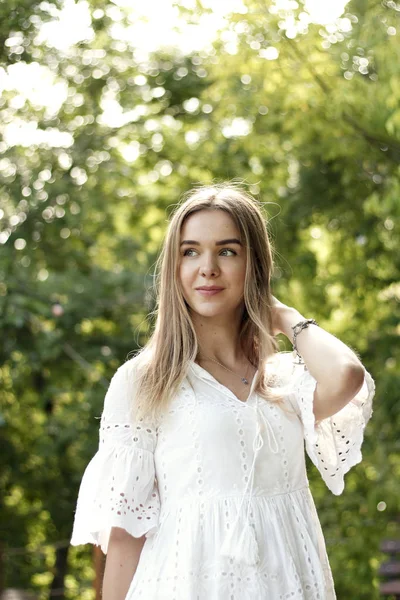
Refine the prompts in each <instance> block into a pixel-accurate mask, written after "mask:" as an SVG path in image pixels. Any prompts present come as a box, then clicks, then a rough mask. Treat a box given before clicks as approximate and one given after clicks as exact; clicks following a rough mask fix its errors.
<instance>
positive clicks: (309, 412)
mask: <svg viewBox="0 0 400 600" xmlns="http://www.w3.org/2000/svg"><path fill="white" fill-rule="evenodd" d="M279 355H280V356H279V359H278V361H277V364H278V366H277V368H276V371H277V375H278V378H279V380H280V384H281V386H282V389H283V392H284V394H285V395H286V396H287V398H288V400H289V402H290V404H291V405H292V407H293V409H294V411H295V412H296V413H297V415H298V417H299V419H300V420H301V422H302V425H303V431H304V440H305V446H306V451H307V454H308V456H309V457H310V459H311V461H312V462H313V463H314V465H315V466H316V467H317V469H318V470H319V472H320V473H321V476H322V479H323V480H324V482H325V483H326V485H327V487H328V488H329V489H330V491H331V492H332V493H333V494H335V495H340V494H341V493H342V492H343V490H344V475H345V474H346V473H347V472H348V471H349V470H350V469H351V467H353V466H354V465H356V464H358V463H359V462H361V460H362V455H361V446H362V443H363V439H364V430H365V427H366V425H367V423H368V421H369V420H370V418H371V416H372V412H373V409H372V399H373V397H374V394H375V384H374V381H373V379H372V377H371V375H370V374H369V373H368V371H367V370H366V369H365V368H364V382H363V385H362V387H361V389H360V390H359V392H358V393H357V394H356V395H355V396H354V398H352V400H350V402H349V403H348V404H346V406H344V407H343V408H342V409H341V410H340V411H339V412H337V413H335V414H334V415H332V416H331V417H328V418H326V419H323V420H321V421H318V422H316V421H315V417H314V411H313V400H314V390H315V386H316V385H317V382H316V380H315V379H314V377H313V376H312V375H311V373H310V372H309V371H308V370H307V369H306V367H305V365H298V364H296V363H295V362H294V354H293V353H291V352H290V353H285V352H282V353H279Z"/></svg>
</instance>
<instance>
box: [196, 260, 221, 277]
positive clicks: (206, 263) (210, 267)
mask: <svg viewBox="0 0 400 600" xmlns="http://www.w3.org/2000/svg"><path fill="white" fill-rule="evenodd" d="M200 270H201V272H202V273H204V275H210V274H211V273H216V272H217V270H218V265H217V259H216V258H215V257H213V256H209V257H205V258H204V259H203V266H202V267H201V269H200Z"/></svg>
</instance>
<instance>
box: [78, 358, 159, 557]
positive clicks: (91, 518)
mask: <svg viewBox="0 0 400 600" xmlns="http://www.w3.org/2000/svg"><path fill="white" fill-rule="evenodd" d="M132 361H134V359H131V360H130V361H127V362H126V363H125V364H124V365H122V366H121V367H120V368H119V369H118V370H117V371H116V373H115V374H114V376H113V378H112V380H111V383H110V386H109V388H108V391H107V393H106V396H105V400H104V409H103V413H102V416H101V422H100V432H99V438H100V441H99V448H98V451H97V453H96V454H95V455H94V457H93V458H92V460H91V461H90V463H89V464H88V466H87V467H86V470H85V472H84V475H83V478H82V481H81V485H80V489H79V494H78V501H77V506H76V511H75V518H74V526H73V532H72V538H71V545H73V546H77V545H79V544H86V543H91V544H96V545H98V546H101V549H102V551H103V552H104V553H105V554H106V553H107V548H108V542H109V537H110V532H111V528H112V527H121V528H123V529H125V530H126V531H127V532H128V533H130V534H131V535H132V536H134V537H141V536H142V535H143V534H146V537H148V536H149V535H151V534H153V533H155V531H156V529H157V525H158V519H159V511H160V501H159V494H158V489H157V485H156V479H155V466H154V449H155V445H156V437H157V433H156V427H155V426H154V425H152V424H150V423H148V422H144V421H143V419H139V420H138V421H137V422H133V420H132V418H131V416H130V415H131V414H132V410H131V409H132V404H131V403H132V401H133V400H132V397H133V396H132V393H133V389H134V385H135V381H134V376H132V372H133V367H132Z"/></svg>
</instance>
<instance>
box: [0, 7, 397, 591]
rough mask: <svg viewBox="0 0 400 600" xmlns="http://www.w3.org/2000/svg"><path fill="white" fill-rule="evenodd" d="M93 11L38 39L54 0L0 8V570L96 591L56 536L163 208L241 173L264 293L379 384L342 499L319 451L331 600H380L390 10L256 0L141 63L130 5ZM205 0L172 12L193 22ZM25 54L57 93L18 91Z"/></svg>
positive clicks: (391, 146) (392, 45)
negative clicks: (258, 226) (193, 45)
mask: <svg viewBox="0 0 400 600" xmlns="http://www.w3.org/2000/svg"><path fill="white" fill-rule="evenodd" d="M83 4H84V3H81V5H83ZM177 4H178V5H179V3H177ZM85 6H87V7H88V8H89V10H90V15H91V18H90V20H89V25H90V27H89V29H90V35H88V39H83V40H80V41H79V40H78V41H76V43H75V44H73V45H71V46H69V47H68V48H66V49H65V48H64V49H60V48H58V49H57V47H55V45H54V44H53V45H51V44H50V43H49V42H48V41H46V39H45V38H44V37H43V36H41V35H40V32H41V31H42V30H43V28H44V25H45V24H46V23H49V22H52V21H55V20H57V19H58V18H59V10H60V9H61V8H62V6H61V3H59V2H49V1H47V2H40V3H36V2H34V1H33V2H32V1H29V2H27V1H25V2H21V1H19V2H15V1H14V0H6V1H5V2H3V3H2V5H1V7H0V17H2V18H0V38H1V39H2V41H3V42H4V43H3V44H2V45H1V46H2V54H1V56H0V60H1V72H0V80H1V81H3V82H4V83H3V84H2V88H3V89H2V96H1V98H0V115H1V118H0V130H1V134H2V140H1V141H0V186H1V209H0V216H1V224H2V226H1V232H0V242H1V244H2V246H1V248H2V249H1V254H0V275H1V279H0V309H1V316H0V318H1V337H2V340H3V344H2V346H1V349H0V352H1V363H0V364H1V370H0V373H1V388H2V394H1V423H0V436H1V443H2V449H3V452H2V454H1V474H0V489H1V493H0V498H1V500H0V525H1V539H2V540H3V545H4V556H5V558H4V565H3V566H2V570H3V572H4V577H5V582H6V584H7V585H9V586H13V587H17V586H18V587H21V588H22V587H25V588H31V589H33V590H35V591H36V593H37V594H38V595H39V597H40V598H43V599H44V598H47V597H49V594H50V595H55V594H56V589H58V588H59V587H60V585H61V586H65V589H66V592H65V598H80V599H82V600H85V599H88V600H90V599H91V598H93V592H92V591H91V579H92V577H93V572H92V567H91V560H90V558H91V551H90V549H86V548H72V549H70V550H69V555H68V565H67V562H66V561H67V550H65V547H66V546H65V544H67V543H68V540H69V536H70V533H71V526H72V519H73V511H74V508H75V502H76V497H77V491H78V486H79V482H80V479H81V476H82V473H83V470H84V467H85V465H86V464H87V462H88V460H89V458H90V457H91V456H92V454H93V453H94V451H95V449H96V444H97V431H98V421H97V420H96V417H99V415H100V413H101V407H102V402H103V398H104V392H105V389H106V387H107V381H108V379H109V378H110V376H111V374H112V373H113V371H114V370H115V369H116V367H117V366H118V365H119V364H120V363H121V362H122V361H123V360H124V359H125V358H126V356H127V354H128V352H129V351H131V350H134V349H135V348H137V347H138V345H140V346H142V345H143V344H144V343H145V341H146V336H147V335H148V332H149V328H150V327H151V323H150V322H149V320H148V319H147V318H146V315H147V313H148V312H149V310H151V309H152V308H153V306H154V298H153V295H152V291H151V289H150V288H151V284H152V281H153V275H152V273H153V266H154V262H155V260H156V257H157V255H158V252H159V249H160V244H161V241H162V238H163V234H164V232H165V227H166V217H167V215H168V214H169V211H170V210H171V208H172V207H173V205H174V204H175V203H176V202H177V201H178V200H179V198H180V195H181V194H182V193H183V192H184V191H186V190H187V189H189V188H190V187H191V186H192V185H193V184H194V183H197V182H202V183H204V182H209V181H212V180H214V181H222V180H226V179H231V178H241V179H243V180H245V182H247V183H248V189H249V191H250V192H252V193H253V194H255V195H256V197H258V198H259V199H260V200H261V201H263V202H264V203H265V211H266V216H268V217H269V219H270V221H269V227H270V232H271V236H272V240H273V243H274V246H275V258H276V264H277V271H276V275H275V279H274V293H275V295H277V296H278V297H279V298H280V299H281V300H282V301H283V302H285V303H287V304H290V305H293V306H296V307H297V308H298V309H299V310H300V311H301V312H302V313H303V314H305V315H307V316H313V317H315V318H316V319H317V320H318V322H319V323H320V324H321V325H322V326H323V327H325V328H326V329H328V330H329V331H331V332H332V333H334V334H335V335H337V336H338V337H340V338H341V339H342V340H343V341H344V342H345V343H347V344H349V345H350V346H351V347H352V348H353V349H354V350H355V351H356V352H357V353H358V354H359V355H360V357H361V359H362V360H363V362H364V364H365V365H366V367H367V368H368V370H370V372H371V373H372V375H373V376H374V377H375V379H376V382H377V394H376V401H375V412H374V415H373V419H372V421H371V422H370V424H369V426H368V428H367V433H366V438H365V441H364V445H363V461H362V463H361V464H360V465H358V466H357V467H355V468H353V469H352V471H351V472H350V473H349V474H348V475H347V476H346V488H345V491H344V493H343V495H342V496H340V497H336V496H333V495H332V494H330V493H329V492H328V491H327V489H326V488H325V487H324V484H323V483H322V481H321V479H320V477H319V474H318V473H317V472H316V471H315V469H314V468H313V467H312V466H311V465H310V464H309V467H310V468H309V477H310V482H311V486H312V490H313V494H314V498H315V501H316V504H317V508H318V511H319V515H320V519H321V523H322V526H323V529H324V533H325V538H326V542H327V548H328V554H329V557H330V561H331V566H332V570H333V575H334V579H335V584H336V591H337V596H338V598H339V599H340V600H342V599H347V598H354V599H357V600H362V599H365V600H367V599H368V600H371V599H376V598H378V597H379V594H378V577H377V569H378V566H379V564H380V562H381V561H382V560H383V558H384V557H383V555H382V554H381V553H380V551H379V543H380V541H381V539H382V537H383V536H384V535H386V536H389V535H394V534H395V533H396V531H395V526H394V525H393V523H394V520H395V518H396V517H397V516H398V512H399V505H398V498H399V486H398V481H399V475H400V459H399V441H398V440H399V436H398V432H399V424H400V423H399V421H400V417H399V413H400V403H399V389H400V374H399V358H400V348H399V344H398V336H399V332H400V327H399V300H400V280H399V266H400V239H399V234H398V226H399V216H400V201H399V196H400V184H399V181H400V178H399V175H400V169H399V162H400V101H399V98H400V83H399V82H400V78H399V75H400V60H399V55H400V44H399V41H398V34H397V31H398V30H399V15H400V5H399V4H398V3H396V2H393V1H383V2H377V1H373V0H353V1H352V2H350V3H349V4H348V5H347V7H346V9H345V12H344V14H343V15H342V17H341V18H340V19H337V20H336V21H335V22H334V23H332V24H330V25H327V26H323V25H318V24H313V23H310V22H309V21H310V19H308V18H307V13H306V11H305V9H304V7H303V5H302V4H301V3H297V2H287V3H286V4H285V6H286V8H285V9H283V8H281V9H278V8H277V7H276V6H275V4H274V3H273V2H271V3H270V4H269V5H268V7H267V5H266V3H265V2H260V1H258V0H247V1H246V2H245V6H246V10H243V11H242V12H240V13H239V12H237V13H233V14H232V15H230V17H229V19H228V20H227V22H226V27H224V28H223V29H222V30H221V31H220V32H219V35H218V36H217V38H216V41H215V43H214V44H213V46H210V47H207V48H205V49H204V50H202V51H200V52H193V53H192V54H191V55H185V54H184V53H183V52H181V51H180V50H179V49H177V48H171V47H164V48H162V47H161V48H159V49H157V51H155V52H154V53H153V54H152V55H150V56H149V57H147V58H143V57H142V55H141V54H140V53H139V52H138V51H137V48H136V47H135V43H134V37H132V36H130V35H129V27H130V24H131V22H130V18H131V17H130V15H129V11H128V10H127V9H124V8H119V7H118V4H117V3H114V2H107V1H106V0H89V2H88V3H87V4H85ZM196 6H197V9H196V10H190V9H188V8H183V7H182V6H178V7H177V8H178V9H179V10H180V11H181V13H182V14H183V16H184V18H185V19H187V21H188V23H189V22H196V20H197V19H199V18H200V17H201V14H202V13H206V12H207V10H206V9H205V8H204V7H203V6H202V3H201V2H200V1H198V2H197V3H196ZM28 68H29V69H30V71H29V73H33V74H34V76H36V77H37V78H47V80H48V81H50V82H51V90H52V92H53V96H52V99H46V98H44V99H43V97H42V98H41V99H40V98H38V96H37V93H36V92H35V91H32V92H31V93H30V94H29V93H25V94H24V93H22V92H21V90H20V89H17V87H16V86H15V85H14V84H13V81H14V82H15V78H14V79H13V78H12V74H13V73H14V74H16V73H17V74H19V77H20V79H21V78H22V79H24V77H26V76H27V74H28V70H27V69H28ZM50 100H51V101H50ZM63 542H65V543H64V545H63ZM57 544H59V545H58V546H55V545H57ZM56 548H57V551H56ZM343 565H346V568H343ZM58 597H61V596H58Z"/></svg>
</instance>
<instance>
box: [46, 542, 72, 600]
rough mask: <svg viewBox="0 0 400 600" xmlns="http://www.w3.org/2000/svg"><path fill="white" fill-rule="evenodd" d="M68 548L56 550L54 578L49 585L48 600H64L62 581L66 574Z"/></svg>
mask: <svg viewBox="0 0 400 600" xmlns="http://www.w3.org/2000/svg"><path fill="white" fill-rule="evenodd" d="M68 551H69V546H65V547H63V548H56V564H55V565H54V578H53V581H52V584H51V588H50V592H49V598H51V599H52V598H57V599H59V600H65V594H64V591H65V590H64V579H65V575H66V574H67V565H68Z"/></svg>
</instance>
